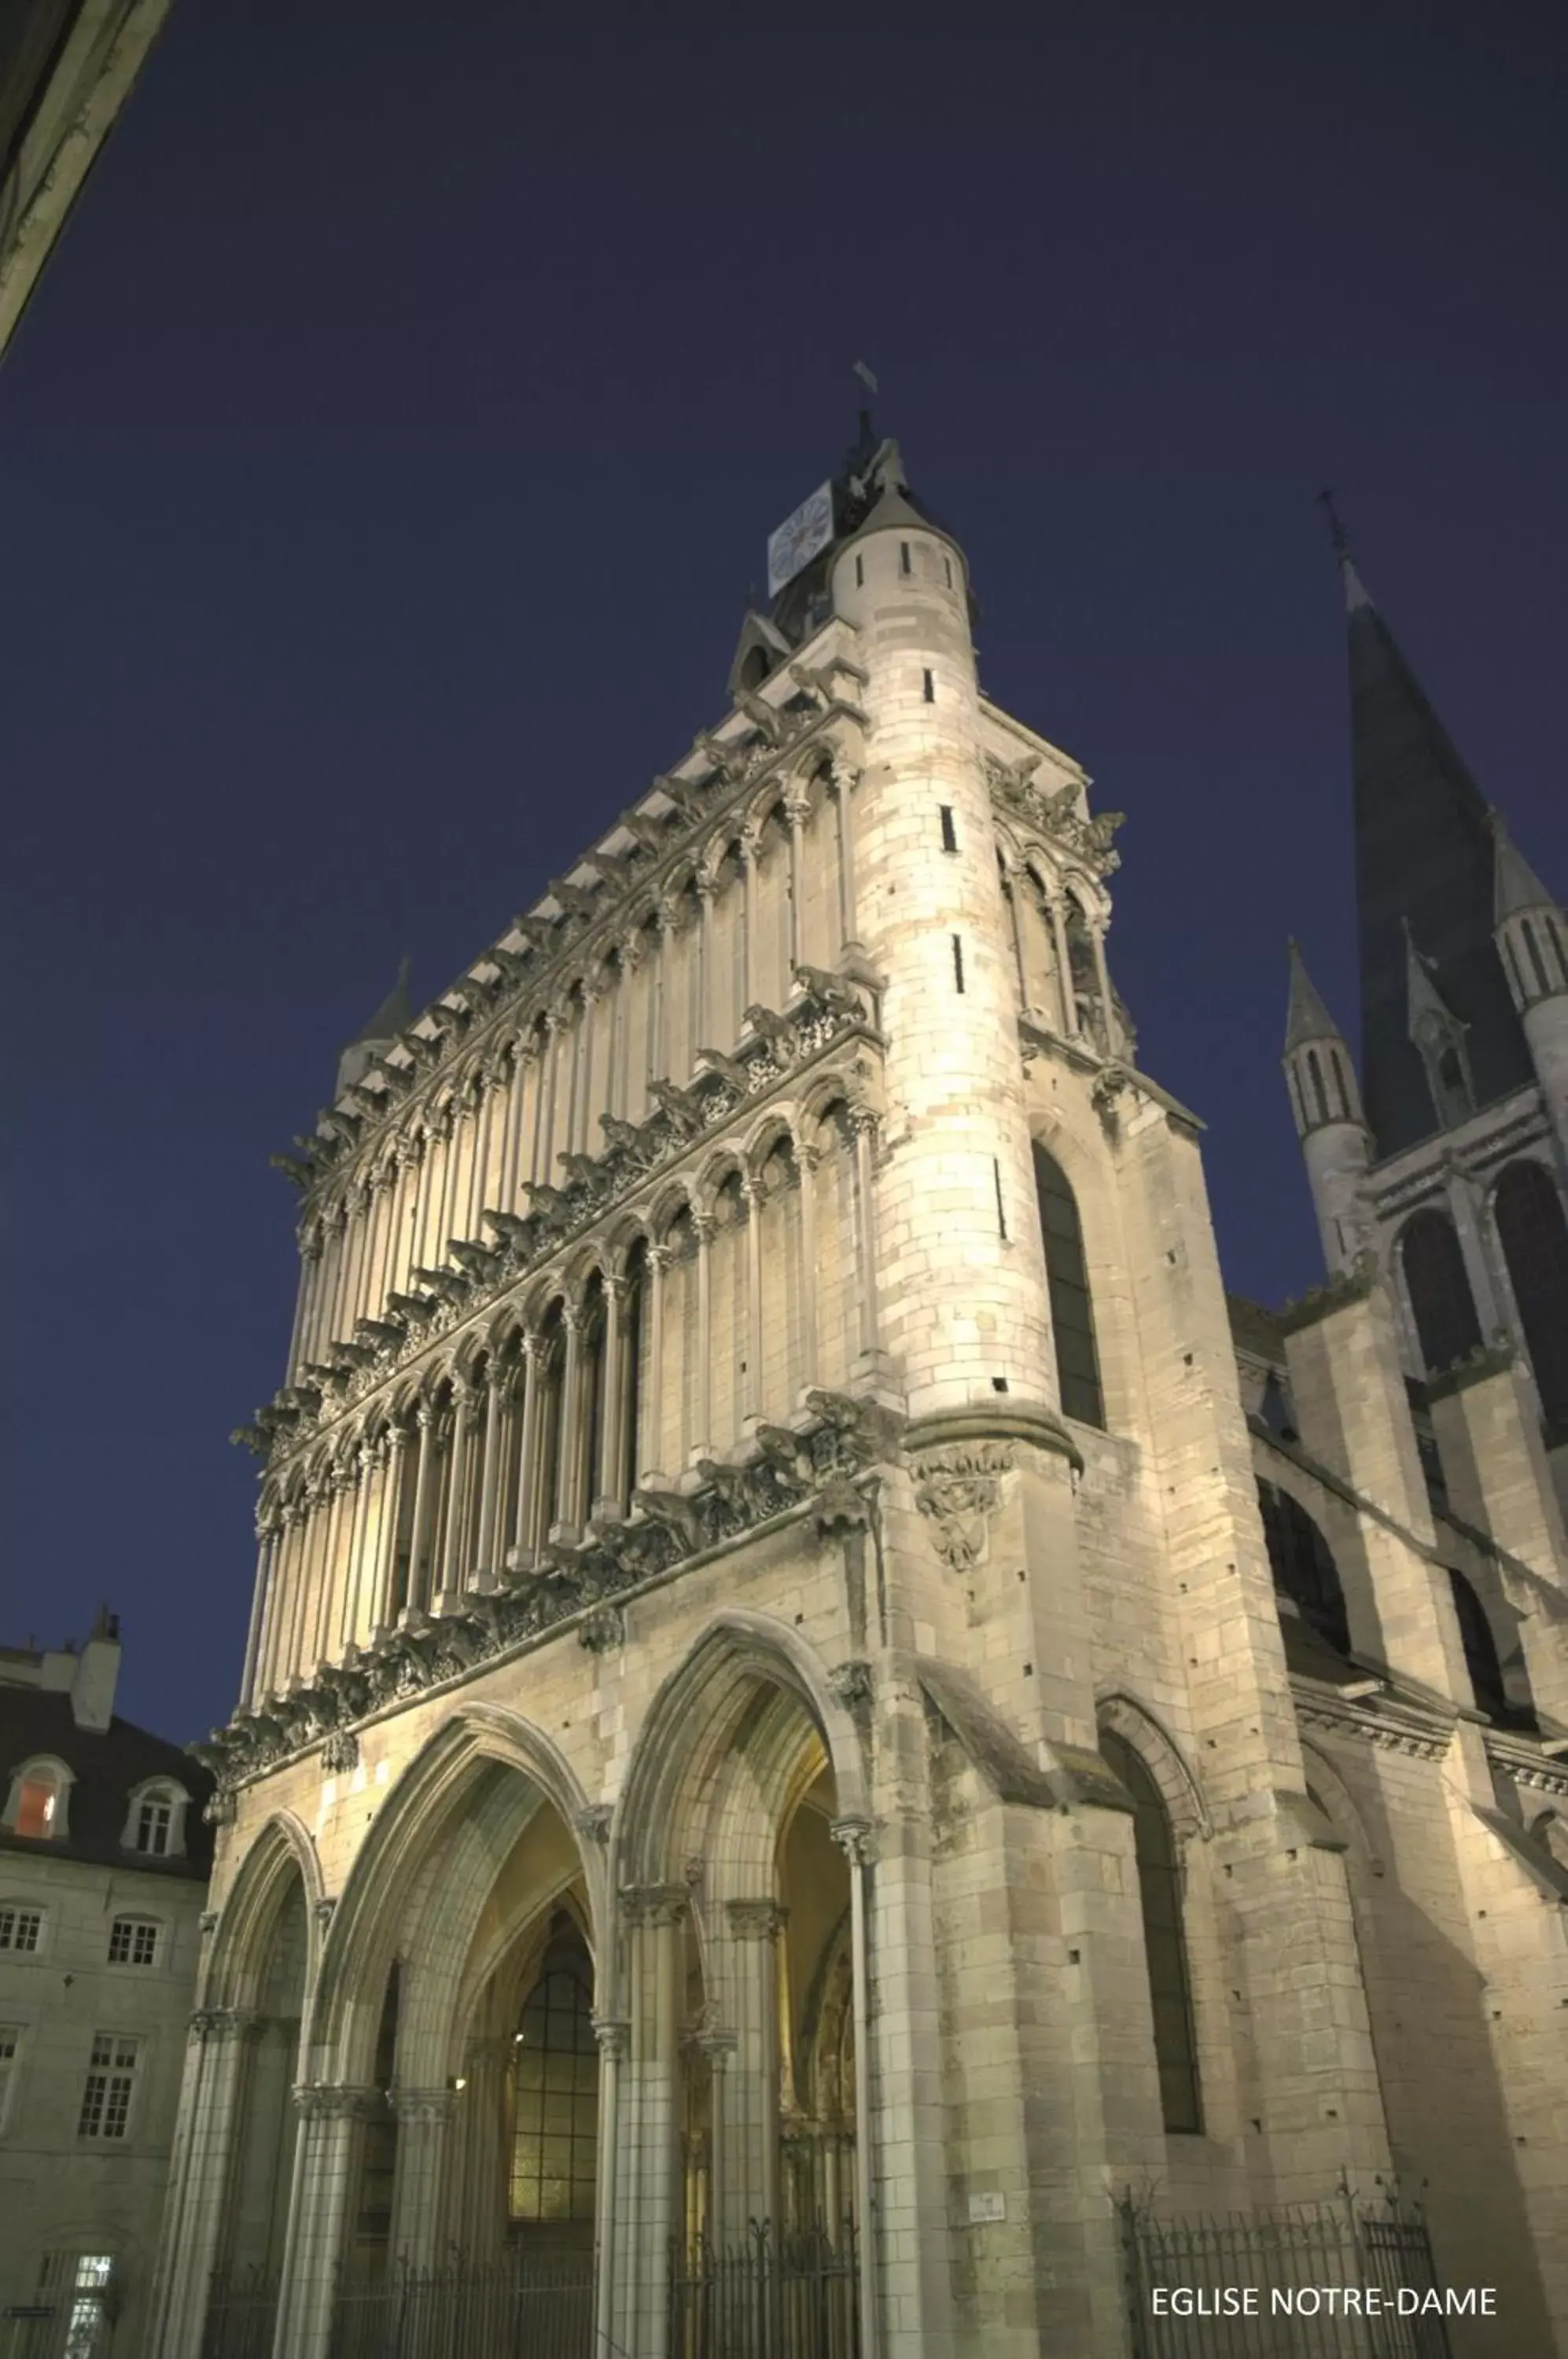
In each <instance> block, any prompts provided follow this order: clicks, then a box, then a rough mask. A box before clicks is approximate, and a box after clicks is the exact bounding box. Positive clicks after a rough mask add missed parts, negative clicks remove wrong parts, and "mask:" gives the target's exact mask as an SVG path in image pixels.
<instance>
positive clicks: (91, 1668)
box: [71, 1605, 120, 1729]
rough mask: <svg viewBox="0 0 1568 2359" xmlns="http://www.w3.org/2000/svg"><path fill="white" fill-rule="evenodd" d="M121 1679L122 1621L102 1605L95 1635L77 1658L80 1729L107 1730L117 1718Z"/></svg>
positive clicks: (75, 1710) (74, 1687)
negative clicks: (117, 1695)
mask: <svg viewBox="0 0 1568 2359" xmlns="http://www.w3.org/2000/svg"><path fill="white" fill-rule="evenodd" d="M119 1677H120V1617H119V1615H118V1614H111V1613H110V1611H109V1609H108V1607H107V1606H106V1605H100V1607H99V1608H98V1612H97V1614H96V1615H95V1616H94V1618H93V1635H92V1636H91V1637H90V1638H89V1639H88V1641H87V1644H86V1645H85V1647H83V1648H82V1653H81V1655H80V1656H79V1657H78V1658H77V1665H76V1676H75V1678H74V1679H73V1680H71V1712H72V1714H73V1716H74V1718H75V1721H76V1725H77V1726H78V1728H93V1729H105V1728H107V1727H108V1725H109V1723H110V1722H111V1721H112V1720H113V1718H114V1690H115V1687H116V1686H117V1684H118V1682H119Z"/></svg>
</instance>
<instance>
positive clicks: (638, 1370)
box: [610, 1237, 650, 1507]
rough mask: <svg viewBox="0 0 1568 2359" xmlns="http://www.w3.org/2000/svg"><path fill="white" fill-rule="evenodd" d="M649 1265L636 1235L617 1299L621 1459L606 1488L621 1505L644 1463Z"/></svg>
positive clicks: (642, 1239) (644, 1247)
mask: <svg viewBox="0 0 1568 2359" xmlns="http://www.w3.org/2000/svg"><path fill="white" fill-rule="evenodd" d="M649 1268H650V1264H649V1261H648V1239H647V1238H646V1237H638V1239H637V1243H636V1245H633V1247H632V1249H631V1251H630V1253H629V1254H628V1255H627V1256H626V1279H625V1289H626V1290H625V1292H624V1294H623V1296H622V1299H621V1365H620V1373H619V1383H620V1387H621V1462H620V1464H619V1466H617V1467H613V1468H612V1469H611V1479H610V1489H611V1491H612V1492H613V1494H614V1495H615V1498H616V1499H617V1500H618V1502H619V1503H620V1505H621V1506H623V1507H624V1506H626V1504H627V1503H628V1501H629V1500H630V1498H631V1495H632V1493H633V1492H634V1491H635V1490H636V1488H637V1475H638V1473H639V1472H640V1471H641V1469H642V1467H643V1465H644V1464H645V1463H646V1457H647V1453H646V1451H645V1450H644V1448H643V1444H644V1441H645V1440H646V1439H647V1437H646V1436H645V1435H644V1434H643V1432H642V1431H641V1430H640V1429H641V1427H642V1426H643V1424H644V1423H645V1422H646V1417H647V1411H646V1408H645V1404H644V1401H643V1395H642V1382H643V1379H642V1358H643V1331H644V1327H645V1324H646V1321H647V1319H648V1283H649Z"/></svg>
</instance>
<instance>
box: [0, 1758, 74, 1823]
mask: <svg viewBox="0 0 1568 2359" xmlns="http://www.w3.org/2000/svg"><path fill="white" fill-rule="evenodd" d="M70 1796H71V1772H70V1770H69V1769H68V1768H67V1767H66V1766H65V1764H64V1762H63V1761H54V1760H50V1759H49V1758H47V1757H45V1758H43V1759H38V1760H33V1761H24V1762H23V1763H22V1765H21V1767H19V1768H18V1769H16V1770H14V1771H13V1772H12V1775H11V1791H10V1794H9V1796H8V1797H7V1799H6V1804H5V1825H6V1826H7V1828H8V1829H9V1830H10V1832H11V1833H12V1834H14V1835H27V1836H30V1837H31V1838H32V1840H33V1841H34V1842H35V1843H59V1842H60V1841H61V1839H62V1838H63V1837H64V1836H65V1835H66V1833H67V1832H69V1819H70V1807H69V1805H70Z"/></svg>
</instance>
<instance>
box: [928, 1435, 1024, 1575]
mask: <svg viewBox="0 0 1568 2359" xmlns="http://www.w3.org/2000/svg"><path fill="white" fill-rule="evenodd" d="M1014 1463H1015V1460H1014V1453H1013V1450H1012V1445H1011V1444H1010V1443H1008V1442H1005V1441H981V1442H975V1443H974V1444H972V1445H969V1446H967V1447H964V1448H962V1449H958V1448H955V1449H952V1450H937V1451H931V1454H930V1456H929V1457H924V1458H917V1459H916V1460H915V1461H914V1462H913V1464H912V1466H911V1469H910V1472H911V1473H912V1474H913V1476H914V1482H915V1505H916V1506H917V1507H918V1508H919V1509H920V1513H921V1515H922V1516H925V1517H928V1518H929V1519H930V1521H931V1527H932V1529H931V1540H932V1545H933V1546H934V1548H935V1549H936V1552H937V1554H938V1556H940V1557H941V1559H942V1562H943V1564H945V1565H946V1566H947V1568H948V1570H949V1571H950V1572H969V1571H973V1569H974V1567H975V1565H977V1564H978V1563H980V1562H981V1560H983V1558H984V1557H985V1550H986V1548H987V1546H988V1545H989V1541H990V1518H991V1517H992V1516H993V1515H994V1514H995V1512H996V1508H997V1506H999V1504H1000V1502H1001V1496H1002V1477H1003V1475H1004V1474H1007V1473H1010V1472H1011V1470H1012V1467H1013V1465H1014Z"/></svg>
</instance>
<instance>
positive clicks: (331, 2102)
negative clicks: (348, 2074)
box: [292, 2081, 387, 2122]
mask: <svg viewBox="0 0 1568 2359" xmlns="http://www.w3.org/2000/svg"><path fill="white" fill-rule="evenodd" d="M292 2096H293V2102H294V2110H295V2112H296V2113H297V2114H299V2117H300V2119H301V2120H302V2121H307V2122H319V2121H337V2122H342V2121H353V2122H374V2121H381V2120H384V2119H385V2117H386V2114H387V2096H386V2093H385V2091H383V2090H381V2089H367V2088H354V2087H352V2086H350V2085H349V2084H348V2083H347V2082H331V2081H306V2082H300V2083H299V2085H298V2086H296V2088H295V2089H294V2090H293V2092H292Z"/></svg>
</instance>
